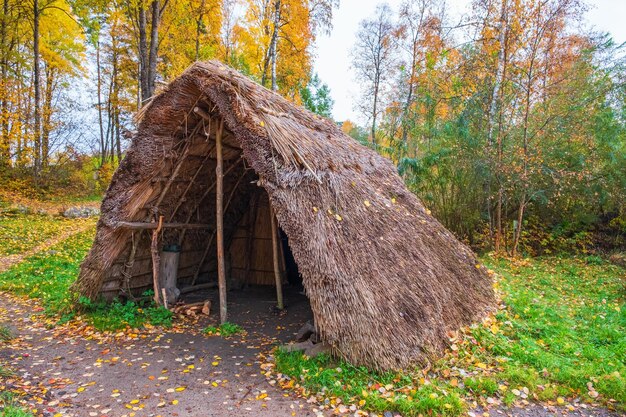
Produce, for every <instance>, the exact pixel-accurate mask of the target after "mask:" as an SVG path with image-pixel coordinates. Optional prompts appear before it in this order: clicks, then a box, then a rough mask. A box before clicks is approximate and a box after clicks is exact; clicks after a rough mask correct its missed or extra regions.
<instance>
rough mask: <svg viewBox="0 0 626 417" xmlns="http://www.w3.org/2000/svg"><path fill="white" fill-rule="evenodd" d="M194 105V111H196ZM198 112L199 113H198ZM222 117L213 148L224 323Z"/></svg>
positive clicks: (219, 281)
mask: <svg viewBox="0 0 626 417" xmlns="http://www.w3.org/2000/svg"><path fill="white" fill-rule="evenodd" d="M198 110H199V109H198V108H197V107H196V108H195V109H194V111H195V112H196V113H198ZM198 114H200V113H198ZM223 130H224V119H220V122H219V127H218V130H217V133H216V135H215V150H216V152H217V166H216V167H215V175H216V176H217V187H216V192H215V221H216V223H217V224H216V230H217V283H218V287H219V293H220V322H221V323H222V324H224V323H225V322H226V321H227V320H228V309H227V306H226V266H225V265H224V205H223V204H224V160H223V159H222V132H223Z"/></svg>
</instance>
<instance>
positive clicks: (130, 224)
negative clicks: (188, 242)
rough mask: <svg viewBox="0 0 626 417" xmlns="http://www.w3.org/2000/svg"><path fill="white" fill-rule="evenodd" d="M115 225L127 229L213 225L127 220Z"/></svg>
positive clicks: (190, 227)
mask: <svg viewBox="0 0 626 417" xmlns="http://www.w3.org/2000/svg"><path fill="white" fill-rule="evenodd" d="M115 227H116V228H117V227H123V228H126V229H134V230H143V229H156V228H157V227H160V228H161V229H212V227H211V225H209V224H203V223H161V224H160V225H159V224H157V223H155V222H125V221H119V222H117V223H116V224H115Z"/></svg>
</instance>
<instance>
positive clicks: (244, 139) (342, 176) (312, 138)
mask: <svg viewBox="0 0 626 417" xmlns="http://www.w3.org/2000/svg"><path fill="white" fill-rule="evenodd" d="M194 107H200V108H201V109H202V111H203V112H204V113H205V114H208V115H210V116H211V117H221V118H223V120H224V122H225V126H226V130H227V133H228V135H227V137H226V139H227V144H228V147H227V150H228V149H230V151H231V152H232V155H231V157H230V159H229V160H230V161H232V162H231V163H230V164H231V165H230V166H231V169H232V172H231V173H230V174H229V175H227V176H226V178H225V182H226V186H225V187H226V188H225V194H226V195H228V194H229V193H231V194H232V196H233V197H232V207H233V208H232V210H231V209H228V210H227V213H226V218H225V224H226V226H225V227H226V229H227V234H228V230H229V229H228V227H229V226H228V225H233V224H236V223H237V221H238V220H237V219H239V218H241V216H242V213H243V212H244V211H245V207H246V206H247V205H248V204H250V197H249V196H250V194H252V193H253V192H254V190H256V189H258V186H260V187H262V189H263V190H264V191H266V192H267V194H268V195H269V200H270V204H271V206H272V208H273V210H274V211H275V213H276V217H277V219H278V222H279V225H280V227H281V228H282V229H283V231H284V232H285V233H286V234H287V236H288V237H289V245H290V248H291V251H292V252H293V255H294V257H295V260H296V261H297V264H298V267H299V271H300V273H301V275H302V278H303V284H304V287H305V289H306V292H307V295H308V297H309V299H310V302H311V307H312V310H313V313H314V318H315V325H316V327H317V329H318V332H319V333H320V334H321V336H322V338H323V339H324V340H325V341H327V342H329V343H330V344H331V345H332V346H333V347H334V348H335V350H336V352H337V353H338V354H340V355H341V356H343V357H345V358H346V359H348V360H350V361H352V362H353V363H356V364H364V365H369V366H373V367H375V368H378V369H390V368H401V367H406V366H408V365H409V364H411V363H415V362H422V361H425V360H428V359H429V358H431V357H432V356H433V355H436V354H437V353H440V352H441V351H442V349H444V348H445V347H446V346H447V343H448V332H449V331H451V330H455V329H458V328H459V327H460V326H463V325H466V324H468V323H470V322H472V321H473V320H475V319H477V318H478V317H479V316H480V315H481V314H483V313H484V312H485V310H486V309H488V308H489V307H490V306H491V304H492V302H493V290H492V283H491V280H490V279H489V277H488V275H487V273H486V270H485V269H484V268H483V267H481V266H479V265H477V261H476V258H475V256H474V254H473V253H472V252H471V250H470V249H468V248H467V247H466V246H465V245H464V244H462V243H461V242H459V241H458V240H457V239H456V238H455V237H454V236H453V235H452V233H450V232H449V231H447V230H446V229H445V228H444V227H443V226H442V225H441V224H440V223H439V222H438V221H437V220H436V219H435V218H433V217H432V216H431V215H430V212H429V211H428V210H427V209H425V208H424V206H423V205H422V203H421V202H420V201H419V200H418V199H417V198H416V197H415V195H413V194H412V193H411V192H409V191H408V190H407V188H406V187H405V185H404V183H403V181H402V179H401V178H400V177H399V176H398V174H397V173H396V168H395V166H394V165H393V164H392V163H391V162H390V161H388V160H386V159H385V158H383V157H381V156H380V155H378V154H377V153H376V152H374V151H373V150H371V149H369V148H367V147H365V146H362V145H360V144H359V143H357V142H356V141H354V140H353V139H352V138H350V137H348V136H346V135H345V134H344V133H343V132H342V131H341V130H340V129H339V128H338V127H337V126H336V125H335V124H334V123H332V122H331V121H329V120H327V119H324V118H321V117H318V116H316V115H314V114H313V113H311V112H309V111H306V110H304V109H303V108H301V107H299V106H296V105H294V104H293V103H291V102H289V101H287V100H285V99H284V98H282V97H280V96H279V95H277V94H275V93H273V92H271V91H269V90H267V89H265V88H263V87H261V86H259V85H258V84H256V83H254V82H253V81H251V80H249V79H248V78H246V77H244V76H243V75H241V74H239V73H238V72H236V71H234V70H232V69H230V68H228V67H226V66H225V65H223V64H221V63H218V62H213V61H211V62H204V63H197V64H195V65H193V66H192V67H190V68H189V69H188V70H187V71H185V73H184V74H183V75H181V76H180V77H179V78H178V79H176V80H175V81H173V82H172V83H171V84H170V85H169V86H168V87H167V88H166V90H165V91H164V92H162V93H161V94H159V95H158V96H156V97H155V98H154V99H153V100H152V102H151V103H150V104H149V105H148V106H146V107H145V108H144V109H143V111H142V112H141V114H140V115H139V119H140V122H139V126H138V132H137V134H136V135H135V137H134V140H133V143H132V145H131V147H130V149H129V150H128V153H127V156H126V158H125V159H124V160H123V161H122V163H121V164H120V167H119V168H118V170H117V171H116V173H115V175H114V177H113V181H112V183H111V185H110V187H109V190H108V191H107V194H106V197H105V199H104V201H103V203H102V216H101V219H100V222H99V224H98V231H97V235H96V239H95V242H94V245H93V248H92V249H91V252H90V253H89V255H88V257H87V258H86V260H85V261H84V263H83V265H82V268H81V273H80V276H79V278H78V281H77V283H76V288H77V289H78V290H79V291H80V293H82V294H84V295H86V296H89V297H95V296H97V295H98V294H99V293H101V292H106V291H112V290H113V291H124V289H125V288H126V289H131V288H138V287H140V286H141V285H143V286H144V287H146V288H148V287H149V283H150V281H149V275H150V273H149V271H150V269H149V268H147V269H146V268H145V267H144V269H143V270H141V271H139V270H136V271H134V270H133V266H132V265H131V266H130V268H129V265H125V266H124V264H125V263H126V264H127V263H128V259H129V258H131V257H134V256H137V258H136V259H137V260H136V261H135V262H144V263H145V264H146V265H149V260H147V261H146V259H145V257H144V258H141V257H139V256H138V255H137V254H139V253H140V252H141V250H143V251H144V252H143V253H144V254H145V250H146V248H147V247H149V242H148V240H149V239H148V238H147V236H146V237H142V235H141V234H138V233H134V232H132V231H131V230H129V229H128V228H125V227H121V226H120V223H119V222H120V221H145V220H146V219H154V218H155V215H156V214H159V215H164V216H165V219H166V220H169V221H173V222H177V221H178V222H185V221H190V220H189V219H190V218H192V221H194V222H196V223H198V220H201V221H200V223H207V224H214V223H212V222H214V221H215V220H214V219H215V217H214V214H213V208H212V207H211V204H214V203H211V202H212V201H213V200H214V198H206V199H205V197H206V194H207V193H206V190H207V188H208V187H209V186H210V184H212V183H213V181H214V179H215V172H214V167H215V163H214V161H213V157H212V156H213V154H212V152H213V150H212V149H213V148H212V144H211V141H210V140H207V138H206V136H205V137H204V139H201V140H197V139H195V137H194V135H197V134H198V132H200V133H201V132H202V131H204V132H206V133H207V134H208V137H211V135H212V132H213V131H214V130H215V126H210V123H207V122H206V119H202V118H201V117H199V116H198V115H197V114H196V113H194V112H193V111H192V109H193V108H194ZM240 158H241V160H242V161H243V162H242V163H238V162H237V161H238V160H239V159H240ZM182 160H185V161H189V162H185V163H184V164H183V165H182V167H181V166H178V164H177V161H182ZM173 175H177V176H178V177H179V178H184V179H186V180H187V182H183V183H182V184H180V185H178V184H176V183H173V182H171V181H170V182H168V180H167V179H168V178H172V176H173ZM229 178H230V179H229ZM201 179H202V181H201ZM194 180H195V182H194ZM254 180H258V183H257V184H254V183H252V182H253V181H254ZM205 206H206V209H205ZM213 207H214V206H213ZM229 211H230V214H229ZM190 213H191V214H190ZM211 216H213V217H211ZM229 216H230V217H229ZM231 228H232V227H231ZM167 233H169V234H170V235H168V234H167ZM174 233H178V234H176V236H180V231H167V232H166V234H165V235H164V236H163V239H164V241H167V240H168V239H170V238H172V236H174V235H173V234H174ZM202 233H203V231H194V230H189V231H187V235H186V236H187V237H185V238H184V240H185V242H186V241H187V240H190V242H191V243H189V245H187V247H188V248H189V250H190V251H193V250H194V247H195V246H197V245H199V244H200V242H202V241H206V240H207V235H206V234H204V235H203V234H202ZM168 236H169V237H168ZM194 239H196V240H194ZM170 240H171V239H170ZM174 240H175V237H174ZM133 246H134V247H135V249H133ZM142 248H143V249H142ZM183 250H185V244H183ZM131 253H133V255H132V256H131V255H130V254H131ZM213 253H214V252H212V251H211V252H210V254H211V255H209V257H210V258H213V255H212V254H213ZM198 257H199V255H195V258H194V259H195V260H196V261H197V259H198ZM140 259H141V260H140ZM190 259H191V258H190ZM210 262H211V261H210V260H208V261H207V263H209V264H210ZM200 267H201V268H203V267H202V265H201V266H200ZM209 269H210V268H208V269H207V270H209ZM146 271H147V272H146ZM181 275H183V274H182V273H181ZM146 276H147V277H146ZM134 282H136V283H138V284H137V285H133V283H134ZM140 284H141V285H140Z"/></svg>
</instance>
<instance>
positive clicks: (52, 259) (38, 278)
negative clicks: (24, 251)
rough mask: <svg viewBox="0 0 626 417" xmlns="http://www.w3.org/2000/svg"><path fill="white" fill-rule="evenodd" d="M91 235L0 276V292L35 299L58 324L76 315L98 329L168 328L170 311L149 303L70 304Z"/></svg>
mask: <svg viewBox="0 0 626 417" xmlns="http://www.w3.org/2000/svg"><path fill="white" fill-rule="evenodd" d="M30 217H39V216H34V215H31V216H24V218H25V219H28V218H30ZM28 227H29V223H28V222H26V223H24V224H22V228H24V229H27V228H28ZM93 235H94V229H93V228H91V229H89V230H87V231H84V232H81V233H77V234H76V235H73V236H72V237H71V238H69V239H66V240H65V241H63V242H61V243H59V244H57V245H54V246H52V247H50V248H48V249H46V250H44V251H42V252H39V253H37V254H35V255H32V256H30V257H28V258H27V259H25V260H24V261H23V262H21V263H19V264H17V265H15V266H13V267H12V268H10V269H8V270H7V271H5V272H2V273H0V291H10V292H12V293H15V294H18V295H24V296H27V297H29V298H35V299H39V300H40V301H41V304H42V306H43V308H44V312H45V314H47V315H48V316H51V317H59V322H60V323H64V322H67V321H69V320H72V319H74V318H75V317H77V316H78V315H79V314H80V315H81V317H84V318H85V319H86V320H87V321H88V322H89V323H91V324H92V325H93V326H94V327H95V328H96V329H98V330H118V329H123V328H126V327H131V328H137V327H141V326H143V325H144V324H148V323H150V324H153V325H158V326H170V325H171V323H172V314H171V312H170V311H168V310H167V309H165V308H163V307H157V306H155V305H154V303H153V302H152V301H138V302H133V301H129V302H126V303H124V302H121V301H114V302H112V303H110V304H107V303H104V302H92V301H90V300H88V299H85V298H79V299H78V303H74V300H75V299H76V298H75V296H74V295H73V294H72V293H71V291H70V286H71V284H72V283H73V282H74V281H75V280H76V277H77V276H78V272H79V268H80V263H81V261H82V260H83V258H84V257H85V255H86V254H87V252H88V250H89V248H90V247H91V244H92V242H93ZM147 298H149V297H147Z"/></svg>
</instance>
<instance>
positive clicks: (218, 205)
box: [215, 119, 228, 324]
mask: <svg viewBox="0 0 626 417" xmlns="http://www.w3.org/2000/svg"><path fill="white" fill-rule="evenodd" d="M223 131H224V119H220V122H219V127H218V129H217V132H216V134H215V150H216V152H217V166H216V167H215V174H216V176H217V185H216V188H215V220H216V223H217V225H216V230H217V285H218V287H219V293H220V322H221V323H222V324H224V323H225V322H226V321H227V320H228V309H227V307H226V268H225V265H224V205H223V204H224V177H223V175H224V156H223V155H222V132H223Z"/></svg>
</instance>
